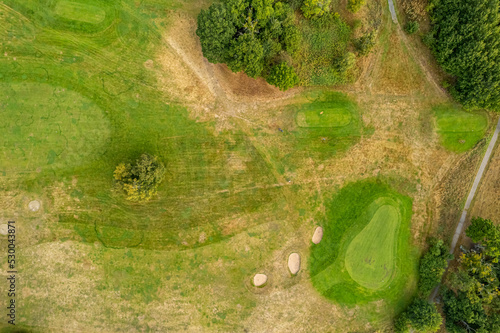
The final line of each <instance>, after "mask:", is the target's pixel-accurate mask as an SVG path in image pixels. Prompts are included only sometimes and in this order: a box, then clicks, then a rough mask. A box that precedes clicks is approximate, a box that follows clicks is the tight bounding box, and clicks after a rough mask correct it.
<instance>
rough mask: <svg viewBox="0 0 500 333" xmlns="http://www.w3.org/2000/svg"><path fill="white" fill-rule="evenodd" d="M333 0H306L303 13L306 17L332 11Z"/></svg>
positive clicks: (302, 8)
mask: <svg viewBox="0 0 500 333" xmlns="http://www.w3.org/2000/svg"><path fill="white" fill-rule="evenodd" d="M331 2H332V0H304V3H303V4H302V7H301V8H300V9H301V10H302V13H303V14H304V17H305V18H312V17H319V16H322V15H323V14H325V13H328V12H329V11H330V4H331Z"/></svg>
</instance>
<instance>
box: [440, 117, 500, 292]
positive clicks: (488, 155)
mask: <svg viewBox="0 0 500 333" xmlns="http://www.w3.org/2000/svg"><path fill="white" fill-rule="evenodd" d="M499 133H500V119H498V123H497V126H496V128H495V132H494V133H493V136H492V137H491V141H490V143H489V145H488V148H487V149H486V154H484V157H483V160H482V162H481V165H480V166H479V169H478V170H477V173H476V178H475V179H474V183H473V184H472V188H471V189H470V192H469V196H468V197H467V201H466V202H465V206H464V210H463V211H462V215H461V216H460V221H459V223H458V225H457V228H456V229H455V234H454V235H453V240H452V242H451V248H450V254H453V253H454V252H455V249H456V247H457V244H458V240H459V239H460V236H461V235H462V232H463V228H464V224H465V218H466V217H467V211H468V210H469V208H470V205H471V203H472V200H473V199H474V195H475V194H476V190H477V188H478V186H479V183H480V182H481V178H482V177H483V173H484V170H485V169H486V166H487V165H488V162H489V161H490V158H491V154H492V152H493V148H495V144H496V142H497V139H498V135H499ZM449 262H450V260H448V263H449ZM445 274H446V273H445ZM443 276H444V275H443ZM440 287H441V284H439V285H438V286H437V287H436V288H435V289H434V291H433V292H432V294H431V297H430V300H431V301H434V299H435V298H436V296H437V294H438V292H439V289H440Z"/></svg>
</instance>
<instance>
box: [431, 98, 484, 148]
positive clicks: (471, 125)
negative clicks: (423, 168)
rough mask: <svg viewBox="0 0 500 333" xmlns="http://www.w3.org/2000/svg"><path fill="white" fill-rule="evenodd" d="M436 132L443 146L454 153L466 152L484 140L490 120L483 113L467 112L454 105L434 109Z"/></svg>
mask: <svg viewBox="0 0 500 333" xmlns="http://www.w3.org/2000/svg"><path fill="white" fill-rule="evenodd" d="M434 114H435V117H436V125H435V127H436V131H437V132H438V133H439V135H440V137H441V143H442V145H443V146H444V147H445V148H446V149H449V150H451V151H454V152H464V151H467V150H469V149H471V148H472V147H474V145H475V144H476V143H477V142H478V141H479V140H480V139H481V138H483V136H484V134H485V132H486V129H487V128H488V118H487V116H486V114H484V113H481V112H467V111H464V110H462V109H460V108H459V107H456V106H453V105H440V106H437V107H435V108H434Z"/></svg>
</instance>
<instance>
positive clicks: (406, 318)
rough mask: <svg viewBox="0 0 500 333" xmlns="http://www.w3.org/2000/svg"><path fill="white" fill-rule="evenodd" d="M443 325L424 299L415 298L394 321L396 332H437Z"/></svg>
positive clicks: (437, 314)
mask: <svg viewBox="0 0 500 333" xmlns="http://www.w3.org/2000/svg"><path fill="white" fill-rule="evenodd" d="M442 323H443V318H441V315H440V314H439V312H438V311H437V309H436V305H435V304H431V303H429V302H427V301H426V300H424V299H419V298H416V299H414V300H413V302H412V303H411V305H410V306H409V307H408V309H407V310H406V311H405V312H403V313H402V314H401V315H400V316H399V318H398V319H397V320H396V322H395V324H394V326H395V329H396V332H398V333H403V332H405V333H406V332H411V331H417V332H437V331H438V330H439V328H440V326H441V324H442Z"/></svg>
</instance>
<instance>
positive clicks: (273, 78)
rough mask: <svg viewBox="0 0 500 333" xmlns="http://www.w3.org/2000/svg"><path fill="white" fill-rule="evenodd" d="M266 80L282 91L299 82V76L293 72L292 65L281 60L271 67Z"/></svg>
mask: <svg viewBox="0 0 500 333" xmlns="http://www.w3.org/2000/svg"><path fill="white" fill-rule="evenodd" d="M267 82H268V83H269V84H272V85H274V86H276V87H278V88H279V89H280V90H283V91H284V90H287V89H289V88H292V87H294V86H296V85H297V84H298V83H299V77H298V76H297V74H295V70H294V69H293V67H291V66H288V65H287V64H286V63H284V62H282V63H280V64H279V65H275V66H273V68H271V72H270V73H269V76H268V77H267Z"/></svg>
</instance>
